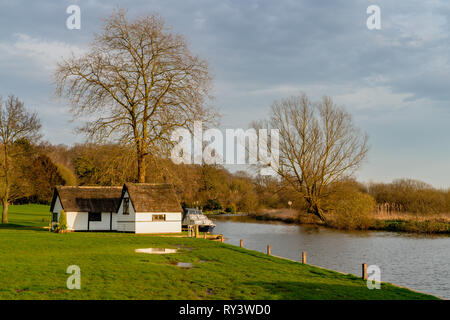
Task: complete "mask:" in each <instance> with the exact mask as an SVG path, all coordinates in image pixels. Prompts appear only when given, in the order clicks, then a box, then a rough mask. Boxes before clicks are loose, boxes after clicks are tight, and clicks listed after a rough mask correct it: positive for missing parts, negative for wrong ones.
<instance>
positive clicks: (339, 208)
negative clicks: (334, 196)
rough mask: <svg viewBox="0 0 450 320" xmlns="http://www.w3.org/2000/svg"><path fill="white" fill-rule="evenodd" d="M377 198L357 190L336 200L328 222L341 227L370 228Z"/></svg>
mask: <svg viewBox="0 0 450 320" xmlns="http://www.w3.org/2000/svg"><path fill="white" fill-rule="evenodd" d="M375 205H376V202H375V199H374V198H373V197H372V196H370V195H369V194H367V193H362V192H360V191H355V192H351V193H349V194H347V195H346V196H345V197H342V198H340V199H338V200H336V201H335V203H334V204H333V209H332V210H330V211H331V214H330V215H329V217H328V218H329V219H327V221H326V222H327V224H328V225H330V226H333V227H335V228H339V229H368V228H369V227H370V226H371V225H372V224H373V218H372V213H373V210H374V208H375Z"/></svg>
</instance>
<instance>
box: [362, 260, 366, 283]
mask: <svg viewBox="0 0 450 320" xmlns="http://www.w3.org/2000/svg"><path fill="white" fill-rule="evenodd" d="M362 278H363V280H367V263H363V264H362Z"/></svg>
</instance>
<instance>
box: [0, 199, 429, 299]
mask: <svg viewBox="0 0 450 320" xmlns="http://www.w3.org/2000/svg"><path fill="white" fill-rule="evenodd" d="M47 210H48V207H47V206H12V207H11V215H10V221H11V225H6V226H5V225H2V226H1V227H0V261H2V264H1V268H0V283H1V285H0V299H435V298H434V297H432V296H430V295H425V294H421V293H416V292H413V291H410V290H408V289H405V288H399V287H396V286H393V285H391V284H388V283H383V284H382V289H381V290H369V289H368V288H367V287H366V283H365V282H364V281H362V280H361V279H359V278H358V277H355V276H352V275H343V274H340V273H337V272H333V271H328V270H324V269H320V268H317V267H313V266H308V265H301V264H299V263H296V262H292V261H289V260H285V259H280V258H276V257H271V256H267V255H265V254H263V253H259V252H256V251H250V250H246V249H241V248H239V247H236V246H232V245H228V244H223V243H218V242H213V241H209V240H204V239H191V238H175V237H173V238H170V237H159V236H148V235H135V234H123V233H94V232H92V233H87V232H85V233H83V232H79V233H67V234H55V233H50V232H48V231H45V230H44V229H42V228H40V227H41V226H45V225H47V224H48V222H46V221H42V220H43V219H45V218H47V219H48V218H49V214H48V213H47ZM47 221H48V220H47ZM151 247H153V248H178V249H179V252H178V253H175V254H164V255H149V254H143V253H136V252H135V249H138V248H151ZM178 262H185V263H191V264H192V268H180V267H178V266H177V263H178ZM70 265H78V266H79V267H80V268H81V290H68V289H67V288H66V281H67V278H68V276H69V275H68V274H66V273H65V272H66V269H67V267H68V266H70Z"/></svg>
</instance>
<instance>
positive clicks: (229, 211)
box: [225, 203, 236, 214]
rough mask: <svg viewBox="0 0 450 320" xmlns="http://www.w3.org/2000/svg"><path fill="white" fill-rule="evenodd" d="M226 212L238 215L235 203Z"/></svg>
mask: <svg viewBox="0 0 450 320" xmlns="http://www.w3.org/2000/svg"><path fill="white" fill-rule="evenodd" d="M225 212H228V213H232V214H235V213H236V205H235V204H234V203H230V204H229V205H228V206H227V207H226V209H225Z"/></svg>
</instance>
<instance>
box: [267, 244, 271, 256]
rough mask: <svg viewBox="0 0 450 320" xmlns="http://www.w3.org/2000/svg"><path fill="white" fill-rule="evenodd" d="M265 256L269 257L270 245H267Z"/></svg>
mask: <svg viewBox="0 0 450 320" xmlns="http://www.w3.org/2000/svg"><path fill="white" fill-rule="evenodd" d="M267 254H268V255H269V256H270V254H271V252H270V244H268V245H267Z"/></svg>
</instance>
